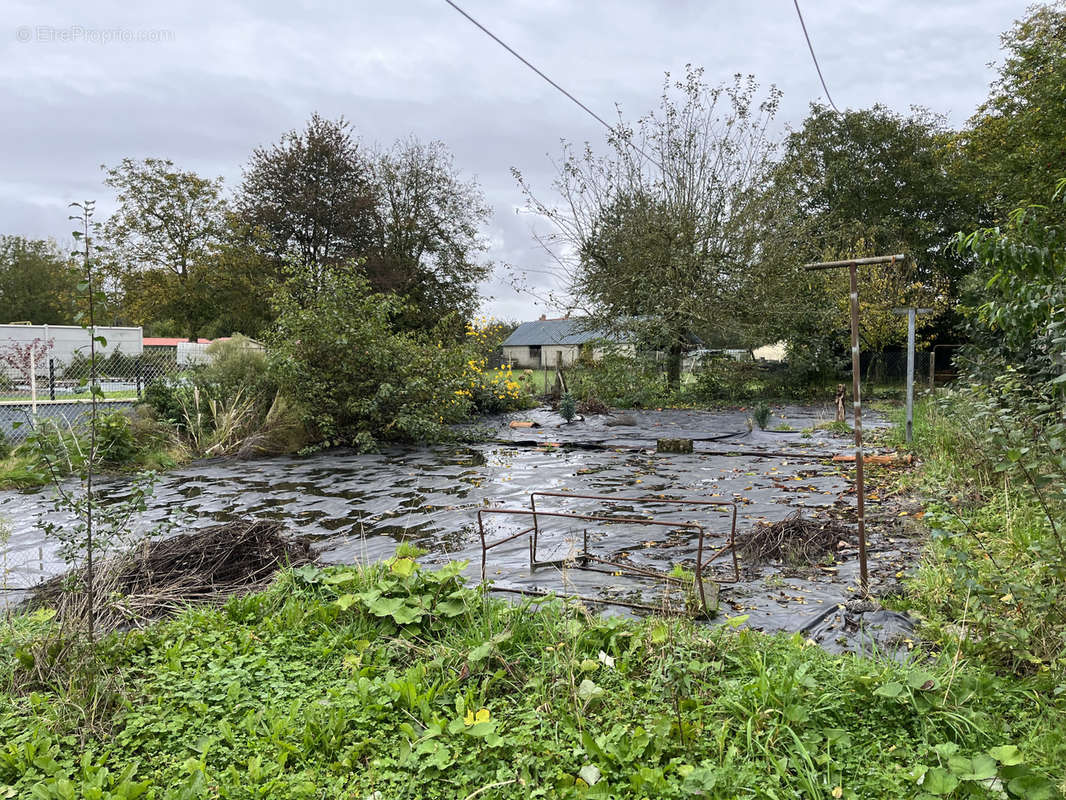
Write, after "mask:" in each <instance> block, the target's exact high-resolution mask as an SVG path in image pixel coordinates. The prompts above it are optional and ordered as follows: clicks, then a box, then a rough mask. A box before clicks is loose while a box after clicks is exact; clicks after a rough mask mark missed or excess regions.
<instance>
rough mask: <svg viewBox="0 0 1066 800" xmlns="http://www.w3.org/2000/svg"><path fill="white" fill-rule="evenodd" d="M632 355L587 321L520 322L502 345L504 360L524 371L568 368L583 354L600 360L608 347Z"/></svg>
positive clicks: (629, 347)
mask: <svg viewBox="0 0 1066 800" xmlns="http://www.w3.org/2000/svg"><path fill="white" fill-rule="evenodd" d="M611 345H613V347H614V348H615V349H616V350H617V349H620V350H622V351H628V352H632V351H633V345H632V344H628V343H625V342H623V341H622V340H621V338H620V337H618V336H617V335H615V334H611V333H609V332H607V331H604V330H602V329H599V328H597V327H596V326H595V324H594V323H592V322H591V320H589V319H588V318H586V317H575V318H570V317H564V318H562V319H547V318H546V317H544V316H541V318H540V319H538V320H534V321H533V322H523V323H522V324H521V325H519V326H518V327H517V328H515V330H514V332H513V333H512V334H511V335H510V336H508V337H507V338H506V339H505V340H504V342H503V345H502V346H503V360H504V361H505V362H507V363H510V364H512V365H514V366H516V367H522V368H525V369H541V368H554V367H555V366H557V365H561V366H564V367H569V366H571V365H573V364H574V362H575V361H577V360H578V358H579V357H580V356H581V354H582V353H583V352H584V353H586V354H587V355H588V357H590V358H592V359H593V360H596V359H599V358H601V357H602V356H603V353H604V351H605V350H606V349H607V347H608V346H611Z"/></svg>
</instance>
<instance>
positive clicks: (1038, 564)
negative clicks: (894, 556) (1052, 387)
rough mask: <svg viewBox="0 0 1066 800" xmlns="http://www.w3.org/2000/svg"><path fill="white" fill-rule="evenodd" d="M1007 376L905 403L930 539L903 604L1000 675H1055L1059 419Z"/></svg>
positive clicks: (1062, 626) (1058, 656)
mask: <svg viewBox="0 0 1066 800" xmlns="http://www.w3.org/2000/svg"><path fill="white" fill-rule="evenodd" d="M1019 378H1020V376H1019V375H1018V374H1017V373H1011V372H1009V371H1008V373H1006V374H1005V375H1003V376H1001V377H1000V378H999V379H997V381H995V382H993V384H992V385H990V386H985V387H973V388H969V389H965V390H959V391H955V392H950V393H946V394H943V395H942V396H941V399H940V401H939V402H938V403H933V402H931V401H925V402H922V403H919V404H918V406H917V413H916V414H915V441H914V445H913V447H914V449H915V450H916V451H917V452H918V454H919V456H920V457H921V458H922V459H923V462H924V467H923V479H922V480H923V482H922V485H923V489H924V490H925V491H926V492H928V493H929V494H930V495H931V497H932V500H931V502H930V503H929V506H928V508H927V513H926V516H925V521H926V522H927V523H928V525H929V526H930V528H931V529H932V543H931V544H930V547H929V552H928V553H927V556H926V558H925V560H924V561H923V564H922V566H921V568H920V570H919V573H918V577H917V579H916V580H915V581H914V582H913V583H912V584H910V590H911V597H912V601H913V602H914V604H915V608H916V610H918V611H919V612H920V613H921V614H922V615H923V616H924V617H925V619H926V620H927V623H928V624H929V625H931V626H933V627H934V628H941V629H943V630H948V629H949V627H950V628H952V629H953V628H954V627H955V626H958V625H959V624H963V625H965V627H966V628H968V629H969V632H968V633H967V634H966V635H965V637H964V638H963V640H962V641H961V642H960V646H961V647H964V648H965V649H966V650H967V651H969V652H972V653H975V654H977V655H979V656H980V657H982V658H983V659H985V660H986V661H988V662H990V663H992V664H995V665H996V666H998V667H1000V668H1001V669H1009V670H1013V671H1016V672H1030V671H1034V670H1044V669H1052V670H1055V671H1057V672H1058V673H1059V674H1060V675H1063V676H1066V615H1064V613H1063V609H1064V608H1066V589H1064V581H1066V531H1064V530H1063V520H1064V519H1066V488H1064V487H1066V455H1063V448H1062V442H1063V441H1066V420H1064V412H1063V409H1062V406H1061V404H1059V403H1057V402H1056V401H1055V399H1054V397H1045V398H1044V399H1043V400H1041V399H1039V398H1038V397H1034V396H1033V395H1034V390H1033V389H1032V387H1030V386H1029V385H1028V383H1027V381H1025V380H1020V379H1019ZM960 621H961V622H960Z"/></svg>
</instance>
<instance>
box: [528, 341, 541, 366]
mask: <svg viewBox="0 0 1066 800" xmlns="http://www.w3.org/2000/svg"><path fill="white" fill-rule="evenodd" d="M529 360H530V361H536V362H537V363H538V364H539V363H540V345H539V344H531V345H530V346H529Z"/></svg>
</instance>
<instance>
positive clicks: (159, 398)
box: [144, 375, 192, 424]
mask: <svg viewBox="0 0 1066 800" xmlns="http://www.w3.org/2000/svg"><path fill="white" fill-rule="evenodd" d="M191 393H192V381H191V380H190V379H189V377H188V375H171V376H165V377H161V378H156V379H155V380H153V381H151V382H150V383H149V384H148V385H147V386H145V387H144V402H145V403H147V404H148V405H149V406H150V407H151V408H152V410H154V411H155V413H156V414H158V415H159V418H160V419H163V420H167V421H169V422H173V423H178V424H180V423H181V420H182V409H183V408H184V405H185V401H186V400H187V398H188V396H189V395H190V394H191Z"/></svg>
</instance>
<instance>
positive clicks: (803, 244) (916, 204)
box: [775, 104, 978, 287]
mask: <svg viewBox="0 0 1066 800" xmlns="http://www.w3.org/2000/svg"><path fill="white" fill-rule="evenodd" d="M956 160H957V154H956V152H955V151H954V149H953V147H952V146H951V138H950V132H949V131H948V130H947V129H946V127H945V125H944V120H943V119H942V118H941V117H937V116H935V115H933V114H931V113H929V112H928V111H924V110H922V109H916V110H915V111H914V112H913V113H912V114H911V115H910V116H902V115H900V114H896V113H894V112H893V111H891V110H889V109H888V108H886V107H884V106H881V105H875V106H874V107H873V108H869V109H861V110H857V111H850V110H849V111H847V112H845V113H843V114H838V113H836V112H835V111H833V110H832V109H830V108H827V107H826V106H822V105H819V104H812V105H811V111H810V114H809V115H808V116H807V119H806V120H804V123H803V126H802V127H801V128H800V129H799V130H797V131H793V132H792V133H790V134H789V136H788V137H787V138H786V140H785V146H784V153H783V157H782V159H781V163H780V165H779V166H778V168H777V174H776V176H775V182H776V184H777V186H778V188H779V189H780V190H781V191H787V192H789V193H790V194H791V196H792V197H793V198H794V202H795V208H796V214H797V218H796V223H797V225H798V229H799V235H798V237H797V247H798V250H799V252H798V253H797V257H800V258H803V259H805V260H816V259H819V258H823V257H826V255H827V254H828V253H843V254H845V255H844V256H841V257H846V256H850V255H852V254H853V253H852V252H851V251H852V250H853V248H854V246H855V245H856V243H858V242H862V243H863V247H864V248H866V249H867V250H868V251H869V252H871V253H876V254H878V255H882V254H887V253H896V252H905V253H906V254H907V255H908V256H909V257H910V258H911V259H912V261H911V269H912V270H913V273H914V274H913V277H914V278H915V279H917V280H927V281H931V280H934V279H946V280H947V281H948V282H949V283H950V285H951V286H952V287H954V286H955V284H956V283H957V282H958V281H959V280H960V279H961V278H962V277H963V276H964V275H965V274H966V273H967V272H968V271H969V270H970V268H971V265H972V263H973V262H972V259H969V258H967V257H966V254H963V253H959V252H957V251H955V250H952V249H950V248H945V246H944V244H945V242H946V241H948V239H950V238H951V236H953V235H954V234H955V233H956V232H957V231H959V230H963V229H966V228H968V227H971V226H972V225H973V221H974V219H975V218H976V217H977V213H978V209H977V206H976V203H975V202H974V201H973V200H972V198H971V197H970V192H969V190H968V188H967V187H964V186H962V185H961V184H960V183H959V182H958V180H957V179H956V177H955V174H954V172H953V166H954V164H955V162H956Z"/></svg>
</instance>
